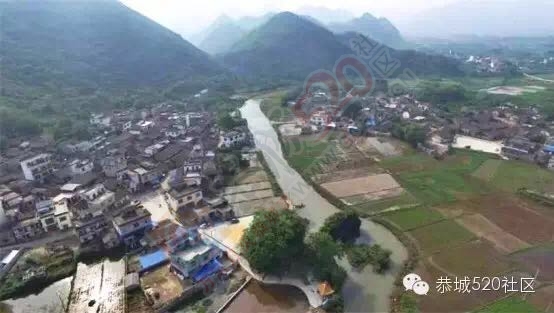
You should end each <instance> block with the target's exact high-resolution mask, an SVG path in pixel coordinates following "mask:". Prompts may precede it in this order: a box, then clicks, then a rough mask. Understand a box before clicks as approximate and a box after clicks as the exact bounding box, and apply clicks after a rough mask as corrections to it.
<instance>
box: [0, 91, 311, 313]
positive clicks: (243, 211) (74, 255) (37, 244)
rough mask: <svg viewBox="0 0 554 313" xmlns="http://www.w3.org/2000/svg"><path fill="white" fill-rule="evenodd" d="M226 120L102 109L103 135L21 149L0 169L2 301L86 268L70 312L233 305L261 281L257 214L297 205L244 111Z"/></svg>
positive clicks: (170, 110) (168, 109)
mask: <svg viewBox="0 0 554 313" xmlns="http://www.w3.org/2000/svg"><path fill="white" fill-rule="evenodd" d="M201 94H202V93H199V94H198V95H197V96H200V95H201ZM223 115H225V116H224V118H225V119H227V121H229V120H231V121H233V123H234V124H233V123H231V124H232V125H227V126H226V127H225V128H226V129H223V128H222V127H219V125H218V118H219V117H220V116H217V115H216V114H215V113H211V112H182V110H177V109H176V108H174V107H172V106H171V105H165V104H161V105H158V106H156V107H154V108H152V109H151V110H147V111H140V112H117V111H115V112H113V113H104V114H92V115H91V117H90V125H91V127H92V128H93V132H94V134H96V136H95V137H94V139H92V140H87V141H80V142H79V141H70V142H62V143H57V144H54V143H53V142H52V141H51V140H49V139H48V138H43V137H41V138H35V139H34V140H32V141H24V142H15V141H14V142H13V143H11V145H10V147H9V149H8V150H7V151H6V153H5V154H4V155H3V157H2V160H1V165H0V169H1V171H2V174H1V175H0V176H1V177H2V181H0V204H1V206H0V225H1V233H0V260H2V263H1V265H0V280H2V287H1V288H0V295H1V297H2V298H10V297H17V296H18V295H20V294H23V295H24V294H25V293H26V292H25V291H24V290H30V289H37V291H38V290H40V288H44V287H46V286H48V284H50V283H53V282H55V281H57V280H59V279H63V278H65V277H67V276H71V275H73V273H74V272H75V278H74V279H73V284H72V289H71V293H70V295H68V298H69V300H68V301H67V303H64V310H66V311H67V312H125V311H130V312H155V311H166V310H167V309H169V308H175V307H178V306H179V305H180V304H182V303H183V302H184V301H187V299H189V298H197V297H198V295H199V294H201V295H210V294H212V293H213V291H214V289H215V288H219V289H221V288H223V290H224V291H223V292H222V293H221V294H220V295H219V298H218V297H217V296H216V297H215V298H214V299H210V300H209V302H210V304H209V306H212V309H210V310H211V311H215V310H216V309H217V308H219V307H221V306H224V305H225V306H226V305H228V303H226V301H227V300H228V298H229V296H232V297H234V296H235V294H234V293H235V292H236V291H237V290H238V289H239V287H241V286H242V287H241V288H243V287H244V284H245V282H246V281H247V278H248V277H250V276H251V275H254V274H253V273H248V272H247V271H245V270H243V269H242V268H241V267H240V266H238V265H239V262H240V259H241V257H240V253H239V252H238V251H239V248H238V246H239V242H240V238H241V237H242V232H244V230H245V229H246V228H247V227H248V225H249V223H250V222H251V221H252V215H253V214H254V213H255V212H257V211H258V210H263V209H268V210H271V209H292V208H293V207H294V205H293V204H292V202H291V201H289V200H287V199H286V197H284V196H283V195H282V192H280V189H279V188H278V186H277V187H276V186H275V183H274V181H272V179H273V178H272V176H271V175H270V174H269V171H268V169H267V164H265V160H263V155H262V154H261V153H260V152H257V151H256V149H255V147H254V144H253V139H252V136H251V134H250V132H249V130H248V128H247V126H246V125H245V123H243V122H241V118H240V113H238V110H235V111H229V112H227V111H226V112H225V113H223ZM108 256H109V257H111V259H105V260H103V258H104V257H108ZM83 260H87V261H88V260H94V261H97V262H98V261H100V263H96V264H93V265H90V264H84V263H83ZM115 260H116V261H115ZM98 272H103V273H104V274H103V275H101V276H98V275H97V273H98ZM249 279H251V278H249ZM221 286H224V287H221ZM201 297H202V296H201ZM318 301H321V300H318ZM62 302H64V301H62ZM212 302H213V303H212ZM126 308H127V309H126ZM99 310H100V311H99Z"/></svg>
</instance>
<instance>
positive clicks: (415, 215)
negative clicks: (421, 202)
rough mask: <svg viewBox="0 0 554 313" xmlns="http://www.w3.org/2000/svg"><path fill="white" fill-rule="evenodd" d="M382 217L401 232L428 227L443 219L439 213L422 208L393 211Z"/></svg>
mask: <svg viewBox="0 0 554 313" xmlns="http://www.w3.org/2000/svg"><path fill="white" fill-rule="evenodd" d="M384 217H385V218H386V219H388V220H389V221H391V222H392V223H394V224H395V225H397V226H398V227H399V228H400V229H401V230H403V231H408V230H411V229H415V228H418V227H421V226H425V225H429V224H432V223H435V222H438V221H440V220H442V219H443V218H444V217H443V216H442V214H440V213H439V212H437V211H435V210H433V209H429V208H424V207H415V208H411V209H405V210H399V211H394V212H391V213H387V214H385V216H384Z"/></svg>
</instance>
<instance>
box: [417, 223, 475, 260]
mask: <svg viewBox="0 0 554 313" xmlns="http://www.w3.org/2000/svg"><path fill="white" fill-rule="evenodd" d="M409 233H410V234H411V235H412V236H413V237H414V238H415V239H416V240H417V241H418V244H419V247H420V248H421V249H422V250H423V251H425V252H426V253H434V252H437V251H440V250H441V249H443V248H445V247H449V248H451V247H453V246H455V245H457V244H461V243H464V242H467V241H470V240H471V239H473V238H474V236H473V234H472V233H470V232H469V231H468V230H467V229H465V228H464V227H462V226H460V225H458V223H456V222H454V221H451V220H445V221H442V222H438V223H435V224H431V225H427V226H424V227H420V228H417V229H415V230H413V231H410V232H409Z"/></svg>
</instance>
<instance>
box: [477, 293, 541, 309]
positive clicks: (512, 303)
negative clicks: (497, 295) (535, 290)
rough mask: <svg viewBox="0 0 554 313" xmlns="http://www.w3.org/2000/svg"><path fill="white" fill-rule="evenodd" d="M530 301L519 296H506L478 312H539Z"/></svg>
mask: <svg viewBox="0 0 554 313" xmlns="http://www.w3.org/2000/svg"><path fill="white" fill-rule="evenodd" d="M539 312H540V311H539V310H537V309H536V308H535V307H534V306H532V305H531V304H530V303H529V302H527V301H525V300H522V299H520V298H518V297H517V296H513V297H509V298H505V299H502V300H499V301H496V302H494V303H493V304H491V305H489V306H487V307H486V308H483V309H481V310H479V311H477V312H476V313H539Z"/></svg>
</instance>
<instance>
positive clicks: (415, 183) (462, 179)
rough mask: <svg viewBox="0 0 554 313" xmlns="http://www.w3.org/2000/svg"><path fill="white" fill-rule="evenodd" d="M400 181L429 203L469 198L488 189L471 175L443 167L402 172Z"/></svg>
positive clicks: (417, 196)
mask: <svg viewBox="0 0 554 313" xmlns="http://www.w3.org/2000/svg"><path fill="white" fill-rule="evenodd" d="M399 181H400V183H401V185H402V186H403V187H404V188H406V189H407V190H408V191H409V192H410V193H412V194H413V195H414V196H415V197H416V198H417V199H418V200H419V201H420V202H421V203H425V204H429V205H438V204H442V203H447V202H453V201H456V200H463V199H468V198H471V197H475V196H478V195H482V194H483V193H486V192H487V190H488V188H486V187H485V186H484V185H483V184H480V183H479V181H477V180H472V179H471V177H469V176H466V175H463V174H460V173H458V172H456V171H449V170H443V169H438V170H434V171H428V172H416V173H407V174H401V175H400V176H399Z"/></svg>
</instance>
